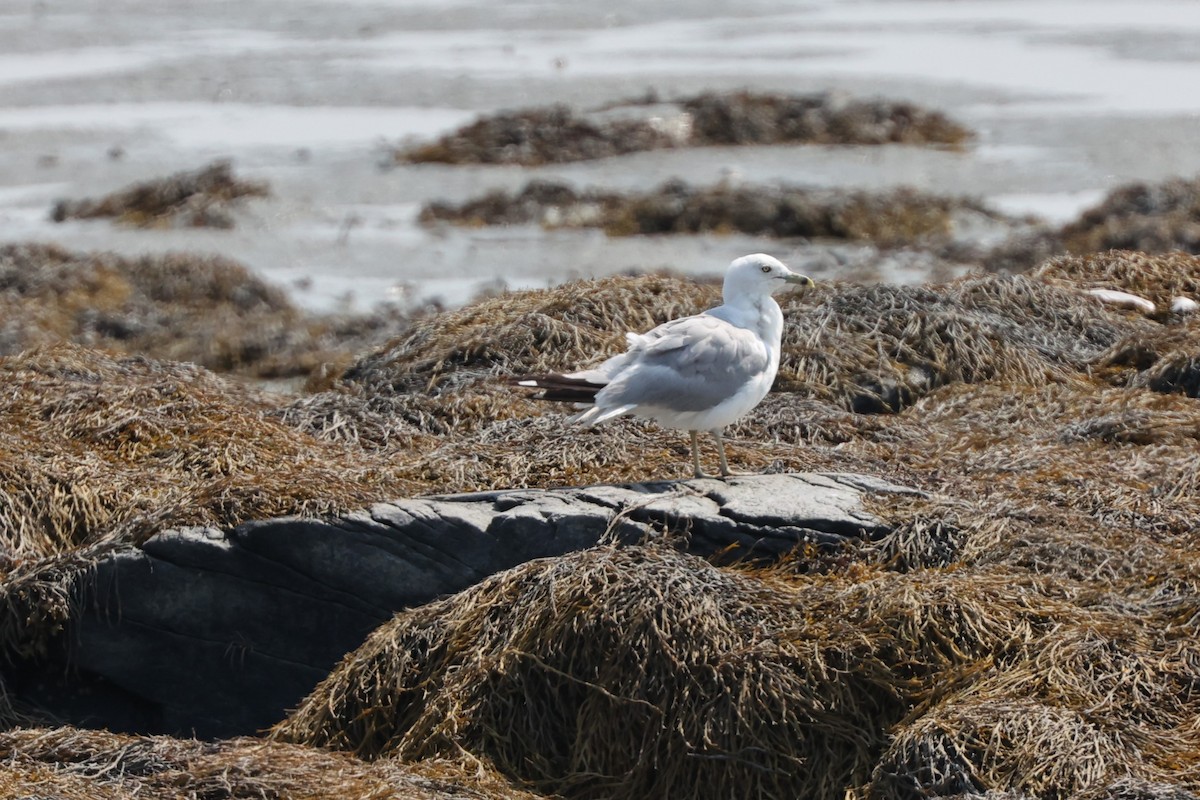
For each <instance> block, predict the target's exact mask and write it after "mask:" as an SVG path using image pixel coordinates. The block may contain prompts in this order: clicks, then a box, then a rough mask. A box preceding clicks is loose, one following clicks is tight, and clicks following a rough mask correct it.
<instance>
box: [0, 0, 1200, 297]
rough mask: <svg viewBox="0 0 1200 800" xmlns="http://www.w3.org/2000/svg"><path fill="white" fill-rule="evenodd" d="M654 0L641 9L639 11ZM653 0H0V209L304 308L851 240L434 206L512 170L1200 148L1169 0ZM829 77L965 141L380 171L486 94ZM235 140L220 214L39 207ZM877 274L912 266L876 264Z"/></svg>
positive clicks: (213, 153)
mask: <svg viewBox="0 0 1200 800" xmlns="http://www.w3.org/2000/svg"><path fill="white" fill-rule="evenodd" d="M647 6H650V7H647ZM738 14H739V15H738V16H737V17H730V16H728V11H727V6H725V5H724V4H718V3H715V2H704V1H703V0H691V1H689V2H684V3H673V4H670V9H669V13H668V10H667V9H666V8H665V7H658V6H653V5H652V4H639V3H632V2H615V3H608V4H605V10H604V11H603V12H599V11H591V10H585V9H580V8H574V7H562V6H559V5H558V4H537V3H530V4H520V5H505V6H503V7H500V8H497V7H494V6H493V4H487V3H481V2H462V3H454V2H419V1H417V2H412V1H409V2H353V3H333V2H319V1H316V0H313V1H310V2H286V3H280V2H267V0H248V1H247V2H241V3H237V4H219V5H206V6H204V7H203V8H202V9H201V10H193V9H192V8H190V7H187V6H185V5H184V4H169V5H167V6H163V5H162V4H158V3H153V2H149V1H148V0H131V1H130V2H120V3H105V4H100V3H95V2H85V1H84V0H71V1H70V2H64V3H57V2H56V3H54V4H53V5H52V6H51V5H49V4H44V3H26V2H9V3H3V4H0V54H2V55H0V144H2V145H3V146H2V147H0V229H2V230H3V231H4V238H5V239H6V240H9V241H19V240H29V239H33V240H39V241H56V242H59V243H62V244H64V245H66V246H70V247H77V248H94V249H106V250H116V251H119V252H122V253H138V252H147V251H163V250H179V249H187V250H200V251H206V252H217V253H221V254H223V255H227V256H231V257H233V258H236V259H239V260H241V261H243V262H244V263H246V264H247V265H248V266H250V267H251V268H252V269H254V270H256V271H257V272H259V273H260V274H262V275H264V276H265V277H267V278H269V279H272V280H274V281H277V282H279V283H281V284H283V285H285V286H289V287H291V288H292V290H293V293H294V295H295V298H296V299H297V300H298V301H299V302H301V303H304V304H306V305H309V306H312V307H315V308H329V307H337V306H354V307H358V308H364V307H368V306H370V305H373V304H374V303H376V302H379V301H382V300H392V301H397V302H404V303H414V302H421V301H422V300H423V299H425V298H428V297H431V296H437V297H441V298H442V299H443V300H445V301H447V302H450V303H457V302H461V301H463V300H465V299H467V298H468V297H469V296H471V295H472V294H473V293H475V292H476V291H478V290H480V289H481V288H486V287H488V286H493V285H497V284H498V283H499V284H503V285H507V286H510V287H521V286H539V285H546V284H549V283H555V282H559V281H562V280H565V279H569V278H573V277H579V276H590V275H603V274H611V273H613V272H619V271H623V270H627V269H653V268H657V267H664V266H669V267H674V268H677V269H681V270H684V271H687V272H695V273H714V272H718V271H720V270H721V268H722V267H723V265H724V264H725V263H726V262H727V261H728V260H729V258H731V257H733V256H735V255H738V254H740V253H744V252H749V251H754V250H764V251H766V252H771V253H774V254H777V255H780V256H782V257H784V258H785V259H788V260H789V261H792V262H794V263H798V264H800V265H802V266H804V268H805V269H807V270H808V271H809V272H810V273H813V274H814V275H815V276H816V277H819V278H820V277H836V276H839V274H840V271H845V270H846V269H847V266H846V265H847V263H850V262H853V254H850V256H843V257H841V258H840V259H829V258H824V257H818V256H819V255H820V254H819V253H817V251H815V250H814V249H813V248H810V247H808V246H806V245H805V244H804V243H801V242H780V241H775V240H770V239H764V238H757V237H749V236H696V237H637V238H628V239H610V238H607V237H605V236H604V235H603V234H602V233H599V232H594V231H553V232H548V231H542V230H540V229H537V228H533V227H529V228H508V229H491V230H489V229H481V230H462V229H436V230H426V229H422V228H420V227H418V226H417V225H416V223H415V217H416V214H417V211H418V209H419V208H420V206H421V204H422V203H424V202H426V201H428V200H434V199H437V200H450V201H462V200H465V199H467V198H468V197H471V196H474V195H477V194H480V193H482V192H483V191H485V190H487V189H489V188H493V187H502V188H508V189H515V188H517V187H519V186H521V185H522V184H523V183H524V182H525V181H526V180H528V179H529V178H531V177H553V178H560V179H565V180H568V181H571V182H572V183H575V184H577V185H578V186H580V187H584V186H596V187H604V188H636V189H645V188H649V187H651V186H654V185H656V184H658V183H661V182H662V181H664V180H667V179H669V178H673V177H683V178H685V179H686V180H688V181H690V182H692V183H696V184H706V183H713V182H716V181H721V180H733V181H744V182H747V183H755V182H763V183H789V184H801V185H812V186H843V187H852V188H886V187H891V186H896V185H911V186H915V187H918V188H920V189H924V190H928V191H935V192H941V193H950V194H966V195H971V196H975V197H979V198H982V199H984V200H985V201H987V202H989V203H990V204H992V205H994V206H995V207H997V208H999V209H1001V210H1005V211H1010V212H1015V213H1034V214H1038V215H1041V216H1043V217H1046V218H1048V219H1051V220H1055V221H1058V220H1064V219H1069V218H1071V217H1073V216H1074V215H1075V214H1077V213H1078V212H1079V210H1081V209H1082V208H1084V207H1087V206H1088V205H1090V204H1092V203H1094V202H1096V201H1097V200H1098V199H1099V198H1100V197H1102V196H1103V194H1104V193H1105V192H1106V191H1107V190H1109V189H1111V188H1113V187H1115V186H1117V185H1120V184H1121V183H1124V182H1127V181H1130V180H1158V179H1162V178H1166V177H1170V176H1175V175H1184V176H1192V175H1195V174H1196V173H1198V172H1200V149H1198V148H1196V147H1195V142H1197V141H1200V95H1197V94H1196V93H1195V92H1192V91H1190V89H1189V87H1192V86H1197V85H1200V10H1198V9H1196V8H1195V7H1194V6H1192V5H1190V4H1186V3H1177V2H1149V3H1131V2H1108V3H1103V2H1102V3H1081V2H1069V1H1068V0H1055V1H1054V2H1044V3H1037V2H1022V1H1020V0H996V1H993V2H973V3H961V2H948V1H942V2H916V1H915V0H914V1H913V2H862V3H855V4H848V3H834V2H814V3H808V4H804V5H792V4H785V3H780V2H773V3H766V2H760V3H750V4H742V5H740V6H739V11H738ZM732 88H753V89H759V90H775V91H779V90H783V91H796V92H807V91H820V90H837V91H845V92H847V93H850V94H853V95H859V96H883V97H887V98H890V99H906V100H911V101H914V102H918V103H920V104H922V105H926V106H929V107H933V108H938V109H941V110H943V111H946V112H947V113H949V114H950V115H952V116H953V117H955V118H956V119H958V120H959V121H961V122H963V123H965V124H967V125H968V126H970V127H972V128H974V129H975V130H976V131H978V133H979V137H978V139H977V140H976V141H975V142H974V143H973V144H972V145H970V146H969V147H968V148H967V149H966V150H964V151H962V152H950V151H938V150H929V149H920V148H911V147H900V146H887V147H870V148H867V147H860V148H830V147H752V148H704V149H697V150H680V151H669V152H663V151H658V152H651V153H644V154H639V155H634V156H626V157H621V158H615V159H605V160H602V161H595V162H587V163H580V164H571V165H561V166H555V167H547V168H539V169H520V168H514V167H474V166H472V167H443V166H431V165H422V166H402V167H389V168H384V167H383V166H381V165H382V164H383V163H384V162H386V161H388V155H389V153H390V149H391V148H392V147H394V146H395V145H397V144H400V143H403V142H405V141H418V140H423V139H427V138H430V137H432V136H434V135H436V134H437V133H439V132H442V131H446V130H449V129H451V128H453V127H456V126H457V125H460V124H462V123H464V122H466V121H468V120H470V119H472V118H473V117H474V116H475V115H477V114H479V113H483V112H487V111H493V110H498V109H502V108H514V107H521V106H531V105H542V104H546V103H550V102H557V101H566V102H572V103H576V104H579V105H581V106H584V107H594V106H598V105H600V104H602V103H606V102H609V101H612V100H615V99H619V98H628V97H632V96H637V95H642V94H644V93H645V92H646V91H647V90H648V89H652V90H654V91H656V92H657V93H658V94H659V95H660V96H662V97H664V98H669V97H673V96H677V95H682V94H686V93H692V92H696V91H700V90H704V89H732ZM217 157H231V158H232V159H233V160H234V163H235V166H236V168H237V170H238V172H239V174H241V175H243V176H245V177H248V178H253V179H265V180H267V181H269V182H270V183H271V186H272V189H273V196H272V197H271V198H270V199H268V200H263V201H253V202H252V203H250V204H249V205H248V206H247V209H246V211H245V213H244V214H243V216H242V217H241V218H240V219H239V227H238V228H237V229H236V230H233V231H209V230H166V231H142V230H126V229H122V228H118V227H114V226H113V225H111V224H109V223H107V222H104V221H87V222H68V223H64V224H54V223H52V222H50V220H49V210H50V208H51V206H52V204H53V202H54V201H55V200H56V199H59V198H80V197H86V196H96V195H99V194H102V193H104V192H107V191H111V190H113V189H116V188H119V187H121V186H124V185H126V184H128V183H130V182H133V181H137V180H144V179H147V178H152V177H160V176H163V175H166V174H168V173H171V172H174V171H178V170H183V169H194V168H196V167H199V166H201V165H203V164H204V163H207V162H208V161H211V160H212V159H214V158H217ZM880 277H883V278H884V279H889V280H901V281H913V280H922V279H924V278H926V277H928V276H927V275H926V274H924V273H923V272H922V271H921V269H920V267H919V266H918V267H916V268H913V269H906V268H905V262H904V261H903V259H898V260H896V261H894V262H892V265H891V267H889V271H888V273H887V274H884V275H881V276H880Z"/></svg>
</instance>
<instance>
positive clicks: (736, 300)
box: [511, 253, 813, 478]
mask: <svg viewBox="0 0 1200 800" xmlns="http://www.w3.org/2000/svg"><path fill="white" fill-rule="evenodd" d="M787 284H799V285H802V286H812V285H813V281H812V279H811V278H809V277H808V276H806V275H800V274H798V273H795V272H792V271H791V270H790V269H788V268H787V267H786V266H784V265H783V264H782V263H781V262H780V261H779V260H777V259H775V258H772V257H771V256H768V255H765V254H763V253H755V254H753V255H748V256H742V257H741V258H738V259H735V260H734V261H733V263H731V264H730V265H729V269H728V271H727V272H726V273H725V283H724V286H723V288H722V298H723V300H724V303H723V304H722V305H719V306H717V307H716V308H711V309H709V310H708V311H705V312H704V313H702V314H697V315H695V316H691V317H681V318H680V319H673V320H671V321H670V322H665V323H663V324H662V325H659V326H658V327H657V328H653V329H652V330H649V331H647V332H646V333H641V334H638V333H626V334H625V339H626V342H627V349H626V350H625V352H624V353H621V354H620V355H616V356H613V357H612V358H610V359H608V360H607V361H604V362H603V363H601V364H599V365H597V366H595V367H591V368H589V369H583V370H580V371H578V372H568V373H565V374H557V373H556V374H547V375H524V376H520V377H517V378H513V379H512V380H511V382H512V383H515V384H516V385H518V386H524V387H529V388H536V389H541V390H542V393H541V394H539V395H537V396H536V399H540V400H555V401H566V402H571V403H574V404H575V405H576V407H578V408H584V409H585V410H584V411H583V412H582V413H579V414H576V415H575V416H573V417H571V420H570V421H571V422H575V423H579V424H582V425H587V426H591V425H597V424H599V423H601V422H604V421H606V420H610V419H613V418H615V417H620V416H624V415H626V414H632V415H634V416H638V417H644V418H646V419H650V420H653V421H655V422H657V423H658V424H659V425H662V426H664V427H667V428H676V429H680V430H686V431H687V432H688V433H689V434H690V435H691V444H692V469H693V474H694V475H695V476H696V477H697V478H707V477H710V476H709V475H707V474H706V473H705V472H704V471H703V470H702V469H700V447H699V442H698V438H697V437H698V434H699V432H700V431H707V432H708V433H711V434H712V436H713V438H714V439H715V440H716V443H717V453H718V454H719V456H720V459H721V476H722V477H728V476H730V475H731V474H733V473H731V472H730V471H729V462H728V461H726V459H725V442H724V441H723V440H722V438H721V432H722V430H724V428H725V426H727V425H730V424H732V423H733V422H735V421H737V420H739V419H741V418H742V417H743V416H745V415H746V414H747V413H748V412H749V411H750V410H751V409H752V408H754V407H755V406H757V405H758V404H759V403H760V402H762V399H763V398H764V397H766V396H767V392H768V391H770V389H771V384H772V383H773V382H774V380H775V373H776V372H777V371H778V370H779V347H780V340H781V338H782V336H783V312H782V311H780V310H779V304H778V303H776V302H775V300H774V298H772V297H771V293H772V292H773V291H775V290H776V289H779V288H782V287H783V286H785V285H787Z"/></svg>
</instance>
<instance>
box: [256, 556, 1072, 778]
mask: <svg viewBox="0 0 1200 800" xmlns="http://www.w3.org/2000/svg"><path fill="white" fill-rule="evenodd" d="M862 577H863V576H858V578H859V579H860V581H859V582H855V581H854V580H848V579H846V578H844V577H827V578H815V579H813V580H814V582H813V583H812V584H810V585H807V586H804V587H801V586H800V585H799V584H796V585H793V584H790V583H787V582H784V581H781V580H779V579H777V578H775V577H772V576H770V575H762V576H758V575H754V574H751V573H745V572H737V571H729V570H721V569H718V568H715V567H713V566H711V565H710V564H708V563H707V562H705V561H703V560H700V559H697V558H694V557H690V556H684V555H681V554H678V553H676V552H673V551H671V550H668V549H665V548H661V547H654V548H649V549H641V548H631V549H607V548H600V549H596V550H591V551H585V552H582V553H577V554H571V555H567V556H563V557H561V558H557V559H551V560H544V561H540V562H531V563H530V564H527V565H524V566H522V567H518V568H516V569H514V570H510V571H509V572H507V573H503V574H500V575H497V576H495V577H493V578H491V579H488V580H487V581H484V582H483V583H481V584H479V585H478V586H476V587H474V588H472V589H469V590H467V591H465V592H463V593H461V594H459V595H456V596H454V597H452V598H448V599H447V600H444V601H440V602H437V603H434V604H431V605H428V606H425V607H422V608H420V609H414V610H411V611H407V612H404V613H402V614H400V615H399V616H397V617H396V619H395V620H394V621H393V622H392V623H390V624H388V625H386V626H384V627H382V628H380V629H379V630H378V631H377V632H376V633H375V634H373V635H372V637H371V638H370V639H369V640H368V641H367V642H366V643H365V644H364V645H363V647H362V648H360V649H359V650H358V651H357V652H356V653H354V654H352V655H350V656H348V657H347V658H346V659H345V660H344V661H343V662H342V664H341V665H340V666H339V667H338V669H337V670H335V672H334V673H333V674H332V675H331V676H330V677H329V678H328V679H327V680H326V681H325V682H324V683H323V684H321V685H320V686H318V688H317V689H316V690H315V691H314V692H313V694H312V695H311V696H310V697H309V698H308V699H307V700H306V701H305V703H304V704H303V705H302V706H301V707H300V708H299V709H298V710H297V711H296V712H295V714H294V715H293V716H292V717H291V718H290V719H289V720H287V721H285V722H284V723H282V724H281V725H280V726H279V727H278V728H277V729H276V735H277V736H278V737H280V738H283V739H285V740H290V741H296V742H302V743H308V744H318V745H321V746H330V747H334V748H338V749H345V750H350V751H353V752H355V753H356V754H358V755H360V756H363V757H367V758H377V757H382V756H391V757H399V758H402V759H423V758H436V757H440V756H444V755H452V754H456V753H460V752H462V751H464V750H465V752H466V753H467V754H469V755H470V756H472V757H474V758H478V759H481V760H482V761H484V762H485V763H488V764H492V765H494V766H495V767H496V768H497V769H499V770H500V772H501V773H503V774H505V775H507V776H509V777H510V778H512V779H514V780H517V781H518V782H521V783H525V784H527V785H529V786H530V787H531V788H533V789H534V790H536V791H542V792H548V793H554V794H561V795H563V796H566V797H571V798H602V797H603V798H608V797H661V796H668V795H669V796H673V797H684V798H710V797H711V798H718V797H721V798H724V797H733V796H738V797H741V796H749V797H840V796H842V795H843V793H844V791H845V789H846V788H847V787H849V786H852V785H855V784H857V783H859V782H860V781H865V780H866V778H867V777H868V775H869V771H870V769H871V767H872V765H873V764H874V762H875V760H876V758H877V757H878V755H879V754H880V753H882V752H883V749H884V746H885V743H886V735H885V733H886V729H887V728H888V727H889V726H890V725H892V724H894V723H895V722H897V721H899V719H900V717H901V716H902V715H903V713H904V711H905V709H906V708H907V707H908V705H909V704H910V703H911V702H912V700H913V698H914V697H915V696H917V695H918V694H919V693H920V692H922V691H924V690H925V689H927V688H928V687H929V686H930V685H932V683H933V682H935V681H936V676H937V675H938V674H940V672H941V671H942V670H947V669H957V668H961V667H962V666H963V665H965V664H969V663H972V662H973V661H974V660H976V659H979V658H982V657H984V656H985V655H987V654H998V653H1002V652H1004V651H1005V650H1006V649H1008V648H1010V647H1019V646H1020V645H1021V644H1022V643H1023V642H1024V641H1025V640H1026V639H1028V638H1030V637H1032V636H1034V635H1035V634H1036V633H1037V632H1038V631H1039V630H1040V629H1042V628H1044V626H1045V625H1044V618H1045V616H1046V615H1047V614H1049V613H1052V611H1053V610H1054V609H1059V608H1062V604H1061V603H1058V604H1056V603H1054V602H1053V601H1049V602H1048V603H1047V604H1046V607H1045V608H1040V609H1037V608H1032V607H1031V606H1032V605H1033V603H1032V602H1031V597H1033V596H1034V595H1033V594H1032V593H1031V590H1032V589H1033V588H1034V587H1032V586H1031V585H1030V584H1028V582H1022V581H1021V580H1019V579H1018V580H1014V579H1013V577H1012V576H1010V575H1007V574H988V573H981V574H976V575H962V576H956V575H947V576H935V577H934V578H933V579H932V580H926V579H924V578H923V577H916V576H905V575H896V574H891V575H887V574H881V575H878V576H871V575H868V576H866V577H867V579H866V580H861V579H862Z"/></svg>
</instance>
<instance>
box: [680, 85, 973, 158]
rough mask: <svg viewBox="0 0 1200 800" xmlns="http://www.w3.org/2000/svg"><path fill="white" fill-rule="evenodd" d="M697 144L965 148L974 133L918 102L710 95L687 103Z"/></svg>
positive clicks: (825, 94) (823, 95)
mask: <svg viewBox="0 0 1200 800" xmlns="http://www.w3.org/2000/svg"><path fill="white" fill-rule="evenodd" d="M681 105H682V106H683V107H684V108H685V109H687V111H688V112H689V113H690V114H691V115H692V120H693V122H692V131H693V133H692V141H693V143H694V144H716V145H728V144H780V143H796V144H858V145H862V144H867V145H870V144H935V145H951V146H955V145H961V144H963V143H964V142H966V141H967V140H968V139H970V138H971V132H970V131H969V130H967V129H966V128H964V127H963V126H962V125H960V124H958V123H957V122H954V121H953V120H951V119H950V118H948V117H947V116H946V115H945V114H943V113H942V112H940V111H930V110H929V109H925V108H921V107H920V106H917V105H914V104H913V103H905V102H893V101H888V100H853V99H851V98H848V97H845V96H842V95H839V94H836V93H832V92H822V93H819V94H809V95H782V94H769V93H762V92H735V93H732V94H718V93H716V92H705V93H704V94H699V95H696V96H695V97H691V98H688V99H685V100H683V101H681Z"/></svg>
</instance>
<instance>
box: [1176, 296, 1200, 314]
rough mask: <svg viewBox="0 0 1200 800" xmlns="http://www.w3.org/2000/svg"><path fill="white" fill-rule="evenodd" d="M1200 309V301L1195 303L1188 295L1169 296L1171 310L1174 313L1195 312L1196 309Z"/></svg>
mask: <svg viewBox="0 0 1200 800" xmlns="http://www.w3.org/2000/svg"><path fill="white" fill-rule="evenodd" d="M1197 309H1200V303H1197V302H1196V301H1195V300H1193V299H1192V298H1190V297H1183V296H1182V295H1181V296H1179V297H1173V298H1171V311H1172V313H1175V314H1195V313H1196V310H1197Z"/></svg>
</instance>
